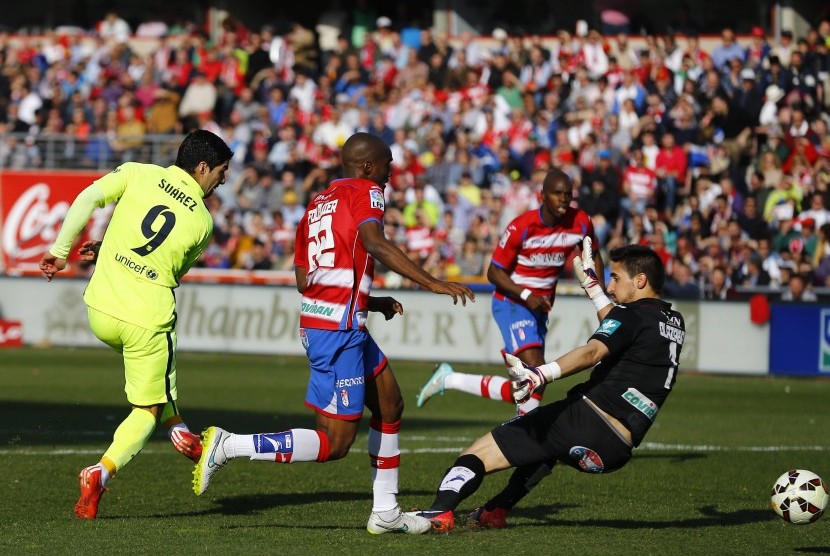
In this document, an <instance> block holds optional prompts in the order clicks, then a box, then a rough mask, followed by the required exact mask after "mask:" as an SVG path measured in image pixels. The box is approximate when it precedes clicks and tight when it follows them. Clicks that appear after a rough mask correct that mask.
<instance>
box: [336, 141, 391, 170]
mask: <svg viewBox="0 0 830 556" xmlns="http://www.w3.org/2000/svg"><path fill="white" fill-rule="evenodd" d="M388 153H389V147H387V146H386V143H384V142H383V141H382V140H381V139H380V138H378V137H375V136H374V135H369V134H368V133H355V134H354V135H352V136H351V137H349V138H348V139H347V140H346V142H345V143H344V144H343V150H342V152H341V156H342V157H343V166H346V167H352V168H354V167H357V166H359V165H360V164H362V163H363V162H367V161H370V162H375V161H377V160H381V159H384V158H386V157H387V155H388Z"/></svg>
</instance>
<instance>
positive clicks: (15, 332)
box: [0, 319, 23, 348]
mask: <svg viewBox="0 0 830 556" xmlns="http://www.w3.org/2000/svg"><path fill="white" fill-rule="evenodd" d="M22 345H23V324H22V323H21V322H20V321H19V320H5V319H0V348H4V347H20V346H22Z"/></svg>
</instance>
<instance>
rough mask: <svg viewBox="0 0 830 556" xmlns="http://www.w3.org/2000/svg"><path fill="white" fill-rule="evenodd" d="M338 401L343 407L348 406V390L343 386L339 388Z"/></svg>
mask: <svg viewBox="0 0 830 556" xmlns="http://www.w3.org/2000/svg"><path fill="white" fill-rule="evenodd" d="M340 403H342V404H343V407H349V391H348V390H346V389H345V388H343V389H342V390H340Z"/></svg>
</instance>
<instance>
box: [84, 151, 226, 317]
mask: <svg viewBox="0 0 830 556" xmlns="http://www.w3.org/2000/svg"><path fill="white" fill-rule="evenodd" d="M93 185H98V186H100V188H101V189H102V190H103V192H104V204H107V203H110V202H112V201H117V202H118V204H117V205H116V207H115V210H114V211H113V214H112V219H111V220H110V223H109V225H108V226H107V231H106V233H105V234H104V239H103V243H102V245H101V249H100V252H99V253H98V262H97V264H96V267H95V272H94V273H93V274H92V278H91V279H90V281H89V286H87V289H86V293H84V301H85V302H86V304H87V305H89V306H90V307H92V308H93V309H97V310H98V311H101V312H102V313H106V314H108V315H111V316H113V317H115V318H117V319H120V320H123V321H126V322H129V323H131V324H134V325H136V326H140V327H142V328H147V329H149V330H159V331H167V330H171V329H172V328H173V326H174V325H175V322H176V300H175V297H174V295H173V288H175V287H177V286H178V285H179V280H180V279H181V277H182V276H184V274H185V273H186V272H187V271H188V270H189V269H190V267H191V265H193V263H194V262H196V260H197V259H198V258H199V255H200V254H201V253H202V250H203V249H204V248H205V246H206V245H207V243H208V241H209V240H210V237H211V234H212V233H213V219H212V217H211V215H210V212H209V211H208V209H207V207H206V206H205V204H204V202H203V201H202V195H203V194H204V193H203V192H202V188H201V187H200V186H199V184H198V183H196V180H194V179H193V178H192V177H191V176H190V175H189V174H188V173H187V172H185V171H184V170H182V169H181V168H179V167H178V166H169V167H167V168H162V167H161V166H156V165H154V164H138V163H135V162H128V163H125V164H122V165H121V166H119V167H118V168H116V169H115V170H113V171H112V172H110V173H109V174H107V175H105V176H103V177H102V178H100V179H99V180H97V181H96V182H95V184H93Z"/></svg>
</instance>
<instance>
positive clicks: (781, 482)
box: [770, 469, 830, 525]
mask: <svg viewBox="0 0 830 556" xmlns="http://www.w3.org/2000/svg"><path fill="white" fill-rule="evenodd" d="M828 492H830V491H828V489H827V485H826V484H824V481H822V480H821V477H819V476H818V475H816V474H815V473H813V472H812V471H807V470H806V469H791V470H790V471H787V472H786V473H784V474H783V475H781V476H780V477H778V480H777V481H775V484H774V485H772V491H771V492H770V495H771V496H770V497H771V500H772V509H773V510H775V513H777V514H778V515H780V516H781V519H783V520H784V521H788V522H790V523H796V524H798V525H806V524H807V523H812V522H814V521H815V520H817V519H818V518H820V517H821V514H822V513H823V512H824V508H826V507H827V501H828V499H830V495H828Z"/></svg>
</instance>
